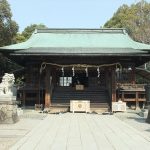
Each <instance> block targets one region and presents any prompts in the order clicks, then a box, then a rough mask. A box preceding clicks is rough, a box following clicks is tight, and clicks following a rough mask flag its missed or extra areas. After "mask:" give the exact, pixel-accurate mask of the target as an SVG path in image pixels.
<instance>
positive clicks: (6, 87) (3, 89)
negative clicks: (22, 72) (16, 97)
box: [0, 73, 15, 96]
mask: <svg viewBox="0 0 150 150" xmlns="http://www.w3.org/2000/svg"><path fill="white" fill-rule="evenodd" d="M14 82H15V77H14V74H8V73H5V75H4V76H3V77H2V82H1V83H0V96H1V95H8V96H12V95H13V86H14Z"/></svg>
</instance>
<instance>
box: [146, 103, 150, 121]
mask: <svg viewBox="0 0 150 150" xmlns="http://www.w3.org/2000/svg"><path fill="white" fill-rule="evenodd" d="M146 122H147V123H150V105H149V107H148V116H147V119H146Z"/></svg>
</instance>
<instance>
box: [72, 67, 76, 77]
mask: <svg viewBox="0 0 150 150" xmlns="http://www.w3.org/2000/svg"><path fill="white" fill-rule="evenodd" d="M72 76H73V77H74V76H75V71H74V67H72Z"/></svg>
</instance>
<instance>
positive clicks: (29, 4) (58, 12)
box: [8, 0, 150, 31]
mask: <svg viewBox="0 0 150 150" xmlns="http://www.w3.org/2000/svg"><path fill="white" fill-rule="evenodd" d="M138 1H139V0H42V1H41V0H8V2H9V4H10V6H11V10H12V13H13V19H14V20H15V21H16V22H17V23H18V25H19V30H20V31H23V29H24V28H25V27H26V26H28V25H30V24H34V23H35V24H39V23H43V24H45V25H46V26H47V27H49V28H99V27H100V26H103V25H104V23H105V22H106V21H107V20H108V19H110V18H111V17H112V16H113V14H114V12H116V10H117V9H118V8H119V7H120V6H121V5H122V4H128V5H130V4H132V3H135V2H138ZM147 2H150V0H147Z"/></svg>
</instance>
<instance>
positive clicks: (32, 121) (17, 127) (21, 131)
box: [0, 110, 46, 150]
mask: <svg viewBox="0 0 150 150" xmlns="http://www.w3.org/2000/svg"><path fill="white" fill-rule="evenodd" d="M45 116H46V115H45V114H39V113H38V112H35V111H31V110H25V111H24V114H23V116H21V118H20V121H19V122H17V123H15V124H0V150H8V149H9V148H10V147H11V146H12V145H14V144H15V143H16V142H17V141H19V140H20V139H21V138H22V137H23V136H25V135H26V134H28V133H29V132H30V131H31V130H32V129H33V128H35V127H36V126H37V125H38V124H39V123H40V122H42V121H43V119H44V118H45Z"/></svg>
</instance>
